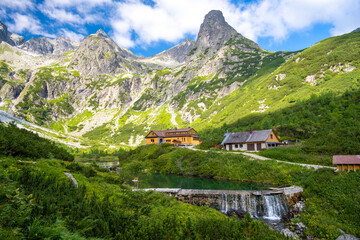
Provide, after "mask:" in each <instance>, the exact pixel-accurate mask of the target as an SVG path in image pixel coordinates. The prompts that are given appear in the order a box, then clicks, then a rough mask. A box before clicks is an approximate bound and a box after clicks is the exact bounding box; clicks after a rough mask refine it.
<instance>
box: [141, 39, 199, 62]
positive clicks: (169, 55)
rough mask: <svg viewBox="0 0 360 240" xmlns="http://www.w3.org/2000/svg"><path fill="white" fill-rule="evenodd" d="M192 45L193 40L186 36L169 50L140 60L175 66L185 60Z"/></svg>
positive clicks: (193, 43) (193, 44)
mask: <svg viewBox="0 0 360 240" xmlns="http://www.w3.org/2000/svg"><path fill="white" fill-rule="evenodd" d="M194 46H195V42H194V41H193V40H192V39H191V38H188V39H186V40H184V41H183V42H181V43H179V44H178V45H176V46H174V47H172V48H170V49H169V50H166V51H163V52H161V53H159V54H156V55H155V56H153V57H150V58H146V59H143V60H141V61H142V62H152V63H155V64H165V65H169V66H171V65H175V66H176V65H179V64H181V63H184V62H185V59H186V57H187V56H188V54H189V52H190V51H191V50H192V49H193V48H194Z"/></svg>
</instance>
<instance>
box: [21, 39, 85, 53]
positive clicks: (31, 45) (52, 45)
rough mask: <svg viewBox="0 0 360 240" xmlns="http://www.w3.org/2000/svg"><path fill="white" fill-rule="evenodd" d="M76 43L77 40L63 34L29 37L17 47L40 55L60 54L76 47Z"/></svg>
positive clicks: (77, 43)
mask: <svg viewBox="0 0 360 240" xmlns="http://www.w3.org/2000/svg"><path fill="white" fill-rule="evenodd" d="M78 45H79V42H78V41H75V40H71V39H70V38H68V37H64V36H60V37H57V38H54V39H49V38H45V37H40V38H31V39H30V40H29V41H26V42H25V43H24V44H22V45H21V46H19V48H21V49H23V50H26V51H29V52H33V53H37V54H41V55H51V54H56V55H61V54H64V53H66V52H69V51H71V50H74V49H75V48H76V47H78Z"/></svg>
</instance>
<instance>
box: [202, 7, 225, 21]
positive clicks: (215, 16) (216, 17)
mask: <svg viewBox="0 0 360 240" xmlns="http://www.w3.org/2000/svg"><path fill="white" fill-rule="evenodd" d="M204 23H219V24H227V22H226V21H225V18H224V15H223V13H222V12H221V11H220V10H211V11H210V12H209V13H208V14H206V15H205V19H204Z"/></svg>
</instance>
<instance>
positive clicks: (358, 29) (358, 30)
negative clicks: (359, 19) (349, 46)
mask: <svg viewBox="0 0 360 240" xmlns="http://www.w3.org/2000/svg"><path fill="white" fill-rule="evenodd" d="M352 32H353V33H354V32H360V27H359V28H357V29H355V30H354V31H352Z"/></svg>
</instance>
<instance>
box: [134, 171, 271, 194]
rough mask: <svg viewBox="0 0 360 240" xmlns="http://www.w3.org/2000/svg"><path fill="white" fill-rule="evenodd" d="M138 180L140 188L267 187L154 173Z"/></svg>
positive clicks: (232, 188)
mask: <svg viewBox="0 0 360 240" xmlns="http://www.w3.org/2000/svg"><path fill="white" fill-rule="evenodd" d="M139 180H140V184H139V187H140V188H182V189H212V190H258V189H259V188H260V189H262V190H265V189H268V188H269V185H259V184H256V183H246V182H239V181H226V180H215V179H210V178H200V177H190V176H180V175H167V174H155V173H152V174H142V175H139Z"/></svg>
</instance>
